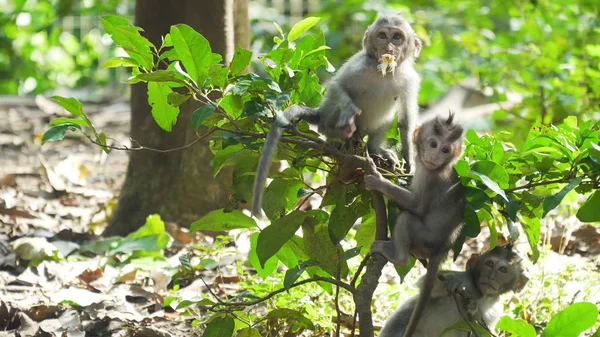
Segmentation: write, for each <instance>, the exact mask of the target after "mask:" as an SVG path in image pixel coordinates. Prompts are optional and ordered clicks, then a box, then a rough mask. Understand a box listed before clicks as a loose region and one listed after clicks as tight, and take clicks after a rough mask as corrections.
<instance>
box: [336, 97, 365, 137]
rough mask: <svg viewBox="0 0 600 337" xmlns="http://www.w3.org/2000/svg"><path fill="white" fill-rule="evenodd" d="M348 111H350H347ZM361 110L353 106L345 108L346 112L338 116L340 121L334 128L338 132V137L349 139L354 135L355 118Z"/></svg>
mask: <svg viewBox="0 0 600 337" xmlns="http://www.w3.org/2000/svg"><path fill="white" fill-rule="evenodd" d="M348 109H350V110H348ZM361 112H362V110H360V109H359V108H357V107H356V106H354V104H352V107H348V108H346V111H343V112H342V113H341V114H340V119H339V120H338V122H337V123H336V125H335V127H336V128H338V129H339V130H340V136H341V137H342V138H350V137H352V135H354V132H355V131H356V123H355V119H356V116H358V115H360V114H361Z"/></svg>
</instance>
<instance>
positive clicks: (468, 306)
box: [462, 298, 479, 317]
mask: <svg viewBox="0 0 600 337" xmlns="http://www.w3.org/2000/svg"><path fill="white" fill-rule="evenodd" d="M462 306H463V308H464V309H465V311H466V312H467V314H469V316H470V317H473V316H475V314H477V309H479V307H478V306H477V300H476V299H474V298H463V300H462Z"/></svg>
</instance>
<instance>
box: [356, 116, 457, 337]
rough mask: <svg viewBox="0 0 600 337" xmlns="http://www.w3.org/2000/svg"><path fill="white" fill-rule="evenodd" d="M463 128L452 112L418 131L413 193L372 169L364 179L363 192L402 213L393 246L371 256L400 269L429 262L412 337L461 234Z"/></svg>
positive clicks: (379, 244)
mask: <svg viewBox="0 0 600 337" xmlns="http://www.w3.org/2000/svg"><path fill="white" fill-rule="evenodd" d="M463 133H464V129H463V127H462V126H461V125H460V124H457V123H455V122H454V114H452V113H451V112H450V113H449V115H448V118H447V119H446V120H444V119H443V118H441V117H436V118H434V119H433V120H430V121H427V122H425V123H423V124H422V125H421V127H420V128H418V129H416V130H415V132H414V136H413V141H414V143H415V148H416V151H415V161H414V162H415V173H414V177H413V180H412V183H411V185H410V189H405V188H403V187H401V186H397V185H394V184H393V183H392V182H390V181H388V180H386V179H384V178H383V177H382V176H381V174H380V173H379V172H377V170H376V168H375V167H374V165H375V164H374V163H373V161H372V160H371V161H370V162H371V165H372V166H373V167H372V172H375V173H374V174H369V175H366V176H365V179H364V180H365V187H366V189H367V190H370V191H377V192H380V193H382V194H383V195H385V196H387V197H388V199H389V200H390V201H392V202H394V203H396V204H397V205H398V206H400V208H401V209H402V212H401V213H400V215H398V218H397V219H396V223H395V227H394V229H393V232H392V238H391V240H389V241H383V240H375V241H374V242H373V244H372V245H371V249H370V252H371V254H374V253H380V254H382V255H383V256H385V258H386V259H387V260H388V261H390V262H392V263H393V264H395V265H397V266H405V265H406V264H407V263H408V259H409V255H410V254H412V255H414V256H415V257H417V258H419V259H429V262H428V263H427V275H426V277H425V279H424V282H423V290H422V291H421V293H420V297H419V300H418V301H417V303H416V304H415V306H414V311H413V315H412V317H411V320H410V322H409V324H408V327H407V329H406V336H407V337H410V336H412V333H413V332H414V329H415V328H416V327H417V324H418V322H419V318H420V317H421V315H422V312H423V310H424V306H425V303H427V301H428V298H429V295H430V292H431V289H432V287H433V285H434V282H435V277H436V274H437V271H438V268H439V265H440V263H441V262H442V259H443V258H445V257H446V254H447V253H448V251H449V250H450V248H451V247H452V245H453V244H454V242H455V241H456V239H457V238H458V236H459V235H460V232H461V231H462V228H463V222H464V208H465V204H466V199H465V191H464V187H463V185H462V184H461V182H460V178H459V176H458V174H457V173H456V171H455V170H454V163H455V162H456V161H457V160H458V159H459V158H460V156H461V155H462V151H463V149H462V143H463Z"/></svg>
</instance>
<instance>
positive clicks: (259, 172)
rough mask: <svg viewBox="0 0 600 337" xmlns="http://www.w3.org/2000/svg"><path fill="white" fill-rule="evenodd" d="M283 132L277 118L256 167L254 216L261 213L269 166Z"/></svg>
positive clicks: (253, 202)
mask: <svg viewBox="0 0 600 337" xmlns="http://www.w3.org/2000/svg"><path fill="white" fill-rule="evenodd" d="M282 133H283V129H282V128H280V127H279V126H277V120H275V121H274V122H273V125H272V126H271V130H269V133H268V134H267V139H265V146H264V147H263V151H262V154H261V155H260V160H259V161H258V168H257V169H256V176H255V177H254V192H253V200H252V214H253V215H254V216H257V215H259V214H260V210H261V208H262V198H263V193H264V190H265V184H266V183H267V175H268V174H269V167H270V166H271V161H273V156H274V155H275V150H276V149H277V144H278V143H279V139H280V138H281V134H282Z"/></svg>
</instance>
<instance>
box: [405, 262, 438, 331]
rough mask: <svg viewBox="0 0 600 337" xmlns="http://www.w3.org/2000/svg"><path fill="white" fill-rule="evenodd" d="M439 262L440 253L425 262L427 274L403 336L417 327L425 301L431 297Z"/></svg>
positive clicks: (423, 310)
mask: <svg viewBox="0 0 600 337" xmlns="http://www.w3.org/2000/svg"><path fill="white" fill-rule="evenodd" d="M441 262H442V257H441V256H440V255H433V256H431V257H430V258H429V263H428V264H427V274H426V275H425V282H423V287H422V288H421V292H420V293H419V299H418V300H417V304H415V308H414V309H413V311H412V314H411V316H410V320H409V321H408V326H407V327H406V331H405V332H404V336H403V337H412V335H413V333H414V332H415V330H416V329H417V326H418V324H419V320H420V319H421V317H422V316H423V312H425V307H426V306H427V302H429V299H430V298H431V291H432V290H433V286H434V285H435V282H436V278H437V273H438V270H439V268H440V263H441Z"/></svg>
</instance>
